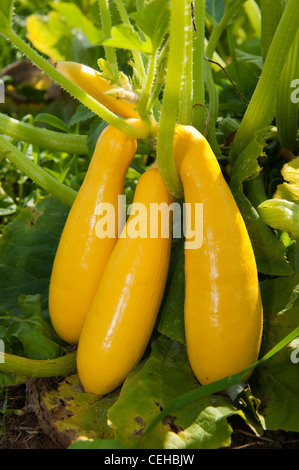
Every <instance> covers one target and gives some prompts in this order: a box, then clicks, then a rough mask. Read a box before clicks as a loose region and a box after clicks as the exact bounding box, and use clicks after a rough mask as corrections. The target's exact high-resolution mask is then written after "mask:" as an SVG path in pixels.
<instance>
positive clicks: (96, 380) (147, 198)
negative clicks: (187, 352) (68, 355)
mask: <svg viewBox="0 0 299 470" xmlns="http://www.w3.org/2000/svg"><path fill="white" fill-rule="evenodd" d="M172 202H173V197H172V196H171V195H170V194H169V193H168V191H167V189H166V186H165V185H164V183H163V181H162V178H161V176H160V173H159V171H158V169H157V168H151V169H149V170H147V171H146V172H145V173H144V174H143V175H142V176H141V177H140V179H139V181H138V184H137V187H136V191H135V196H134V202H133V207H134V205H135V207H137V206H138V204H139V203H141V204H142V205H143V208H145V209H146V212H147V217H146V219H142V222H141V223H142V224H144V221H147V224H146V225H147V230H146V232H145V233H144V234H143V236H142V237H135V236H132V231H131V230H129V227H130V224H131V226H132V223H133V224H134V219H135V221H136V222H137V220H136V217H139V215H138V213H136V214H135V213H134V212H131V214H130V216H129V218H128V220H127V224H126V226H125V228H124V231H123V233H122V235H121V237H120V238H119V240H118V242H117V244H116V246H115V249H114V250H113V253H112V255H111V257H110V259H109V262H108V263H107V266H106V269H105V272H104V274H103V277H102V280H101V283H100V285H99V289H98V291H97V293H96V296H95V298H94V301H93V303H92V306H91V309H90V311H89V313H88V315H87V318H86V321H85V324H84V327H83V330H82V334H81V336H80V340H79V344H78V351H77V369H78V374H79V378H80V380H81V383H82V385H83V387H84V389H85V391H86V392H89V393H94V394H97V395H104V394H106V393H109V392H111V391H113V390H114V389H116V388H117V387H118V386H120V385H121V384H122V382H123V381H124V380H125V378H126V377H127V375H128V374H129V373H130V372H131V371H132V369H133V368H134V366H136V365H137V364H138V362H139V361H140V360H141V358H142V356H143V354H144V352H145V349H146V347H147V344H148V342H149V339H150V336H151V334H152V331H153V328H154V325H155V322H156V318H157V314H158V310H159V307H160V304H161V301H162V297H163V294H164V288H165V283H166V278H167V273H168V266H169V258H170V248H171V236H168V237H165V238H162V237H158V238H151V237H150V236H149V235H150V231H149V230H150V223H153V219H152V218H151V215H150V209H149V208H150V204H151V203H158V204H160V203H167V204H168V205H170V204H171V203H172ZM132 211H133V209H132ZM140 213H141V212H140ZM171 219H172V215H171V211H166V213H164V217H163V220H164V223H166V224H167V223H169V227H170V230H171ZM143 227H144V225H143ZM166 228H167V225H166ZM167 230H168V228H167ZM125 234H126V236H124V235H125ZM170 235H171V234H170Z"/></svg>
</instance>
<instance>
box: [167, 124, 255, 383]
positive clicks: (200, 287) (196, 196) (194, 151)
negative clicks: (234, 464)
mask: <svg viewBox="0 0 299 470" xmlns="http://www.w3.org/2000/svg"><path fill="white" fill-rule="evenodd" d="M174 159H175V163H176V166H177V169H178V172H179V175H180V178H181V181H182V184H183V188H184V197H185V202H187V203H189V204H191V207H192V206H194V204H195V203H198V202H200V203H203V243H202V246H201V247H200V248H197V249H185V283H186V285H185V289H186V291H185V313H184V315H185V333H186V344H187V352H188V356H189V361H190V365H191V367H192V369H193V371H194V374H195V376H196V377H197V379H198V380H199V382H200V383H201V384H202V385H205V384H208V383H210V382H213V381H215V380H219V379H222V378H224V377H226V376H229V375H231V374H234V373H237V372H240V371H241V370H243V369H244V368H246V367H247V366H249V365H250V364H252V363H253V362H255V361H256V359H257V357H258V354H259V348H260V341H261V334H262V316H263V313H262V303H261V296H260V290H259V282H258V276H257V268H256V262H255V257H254V253H253V250H252V246H251V242H250V239H249V236H248V232H247V229H246V226H245V224H244V221H243V218H242V216H241V214H240V212H239V209H238V207H237V205H236V202H235V200H234V198H233V196H232V194H231V191H230V189H229V187H228V185H227V183H226V181H225V179H224V177H223V175H222V172H221V169H220V167H219V164H218V162H217V159H216V157H215V155H214V154H213V152H212V150H211V148H210V146H209V144H208V142H207V141H206V139H205V138H204V137H203V136H202V135H201V134H200V133H199V132H198V131H197V130H196V129H194V128H193V127H191V126H181V125H179V126H177V127H176V132H175V138H174ZM187 225H188V224H187ZM188 239H189V236H188V234H187V235H186V240H188ZM189 241H190V240H189ZM190 246H191V245H190ZM246 378H247V377H245V378H244V379H246Z"/></svg>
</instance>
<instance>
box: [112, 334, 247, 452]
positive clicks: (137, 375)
mask: <svg viewBox="0 0 299 470" xmlns="http://www.w3.org/2000/svg"><path fill="white" fill-rule="evenodd" d="M198 386H199V384H198V382H197V380H196V378H195V377H194V375H193V373H192V370H191V368H190V365H189V362H188V358H187V354H186V350H185V347H184V345H182V344H181V343H179V342H177V341H171V340H170V339H168V338H167V337H165V336H161V337H159V338H158V339H157V340H155V341H154V342H153V343H152V352H151V355H150V357H149V358H148V359H147V360H144V361H143V363H141V364H139V366H138V367H137V368H136V369H135V370H134V371H133V372H132V373H131V374H130V375H129V377H128V378H127V380H126V381H125V383H124V385H123V387H122V389H121V392H120V395H119V398H118V400H117V402H116V403H115V404H114V405H113V406H112V407H111V408H110V409H109V411H108V419H109V421H110V422H111V426H112V428H113V429H114V433H115V438H116V439H117V440H118V441H120V442H121V443H122V444H123V445H124V446H125V447H126V448H151V449H153V448H155V449H162V448H169V449H171V448H186V447H188V448H193V449H195V448H219V447H223V446H227V445H229V443H230V435H231V432H232V429H231V427H230V426H229V424H228V423H227V422H226V418H227V417H228V416H231V415H233V414H237V415H239V416H241V417H242V418H244V419H245V417H244V415H243V413H242V412H241V411H240V410H238V409H237V408H236V407H235V406H234V405H233V404H232V402H231V401H230V399H229V398H228V397H224V396H217V395H215V396H214V395H213V396H212V395H211V396H209V397H205V398H204V399H201V400H196V401H195V402H193V403H191V404H189V405H188V406H185V407H184V408H182V409H180V410H177V411H176V412H175V416H167V417H166V418H165V419H164V420H163V421H162V422H160V423H158V424H157V425H156V426H155V427H154V428H153V429H152V430H151V431H149V433H148V434H146V435H145V436H144V437H143V431H144V429H145V428H146V426H147V425H148V424H149V423H150V422H151V420H152V419H153V418H154V417H155V416H156V415H158V414H159V413H160V410H162V409H163V408H165V406H167V405H168V404H169V403H171V401H172V400H173V399H174V398H176V397H178V396H180V395H182V394H183V393H185V392H187V391H190V390H194V389H195V388H198Z"/></svg>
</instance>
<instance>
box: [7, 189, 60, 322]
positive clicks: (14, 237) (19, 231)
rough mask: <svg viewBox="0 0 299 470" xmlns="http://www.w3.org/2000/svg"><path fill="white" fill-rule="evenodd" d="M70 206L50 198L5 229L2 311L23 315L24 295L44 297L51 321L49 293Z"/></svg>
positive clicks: (24, 211) (46, 316)
mask: <svg viewBox="0 0 299 470" xmlns="http://www.w3.org/2000/svg"><path fill="white" fill-rule="evenodd" d="M68 212H69V207H67V206H66V205H64V204H63V203H61V202H59V201H58V200H57V199H56V198H54V197H46V198H45V199H44V200H42V201H41V202H40V203H38V204H37V205H36V207H26V208H24V209H22V211H21V212H20V213H19V214H18V216H17V217H16V218H15V219H14V220H13V221H12V222H10V223H9V224H7V225H6V227H5V228H4V230H3V235H2V237H1V239H0V259H1V264H0V309H1V310H6V311H8V312H10V313H11V314H13V315H20V314H22V309H21V308H20V306H19V304H18V297H19V295H21V294H26V295H36V294H40V295H41V296H42V298H43V306H42V313H43V316H44V317H45V318H46V319H48V318H49V317H48V305H47V299H48V291H49V281H50V276H51V271H52V265H53V261H54V256H55V253H56V250H57V246H58V242H59V238H60V235H61V232H62V229H63V227H64V223H65V221H66V217H67V214H68Z"/></svg>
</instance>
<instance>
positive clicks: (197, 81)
mask: <svg viewBox="0 0 299 470" xmlns="http://www.w3.org/2000/svg"><path fill="white" fill-rule="evenodd" d="M205 12H206V0H198V1H195V2H194V22H195V24H196V29H197V35H194V39H193V48H194V51H193V105H194V108H193V118H192V125H193V126H194V127H195V128H196V129H197V130H198V131H199V132H201V133H202V134H203V133H204V131H205V110H204V108H203V106H198V105H204V104H205V81H204V70H205V62H204V55H205Z"/></svg>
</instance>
